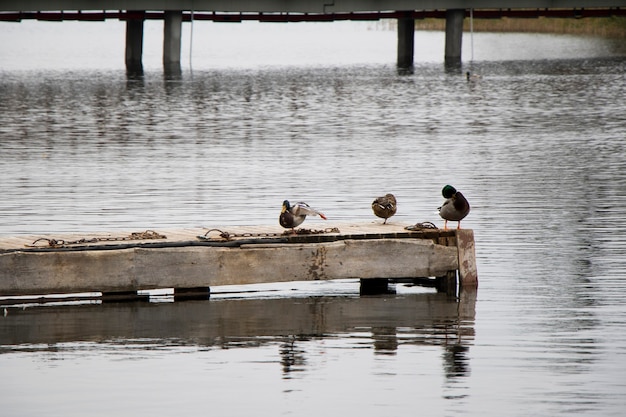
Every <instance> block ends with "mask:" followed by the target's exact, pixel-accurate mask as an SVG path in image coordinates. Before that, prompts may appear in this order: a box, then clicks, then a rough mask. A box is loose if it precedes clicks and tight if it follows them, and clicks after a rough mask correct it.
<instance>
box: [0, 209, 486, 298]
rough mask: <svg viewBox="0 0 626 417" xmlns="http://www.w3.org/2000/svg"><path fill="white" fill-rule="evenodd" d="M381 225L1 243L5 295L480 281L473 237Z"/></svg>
mask: <svg viewBox="0 0 626 417" xmlns="http://www.w3.org/2000/svg"><path fill="white" fill-rule="evenodd" d="M409 226H413V227H414V226H415V225H409V224H403V223H396V222H388V224H382V222H380V221H376V222H364V223H356V224H340V223H331V222H310V223H308V224H307V223H305V224H304V225H303V227H300V228H297V229H296V231H297V233H289V232H287V233H285V229H283V228H281V227H280V226H278V225H276V226H271V225H267V226H216V227H204V228H189V229H158V230H138V231H129V232H125V231H119V232H118V231H116V232H101V233H85V234H76V233H71V234H61V233H59V234H54V235H49V234H46V235H40V236H39V235H38V236H35V235H21V236H10V237H0V296H11V295H30V294H51V293H76V292H93V291H99V292H103V293H105V292H107V293H117V292H128V291H138V290H149V289H160V288H175V289H176V288H179V289H193V288H209V287H210V286H217V285H231V284H233V285H241V284H257V283H265V282H281V281H306V280H331V279H345V278H358V279H361V280H367V279H376V278H378V279H393V278H418V277H429V276H434V277H437V276H442V275H446V274H450V272H451V271H457V270H458V271H459V278H460V281H461V284H462V285H469V286H475V285H476V282H477V277H476V275H477V274H476V266H475V255H474V237H473V231H471V230H469V229H463V230H442V229H437V228H431V227H423V228H420V227H418V228H415V230H407V227H409Z"/></svg>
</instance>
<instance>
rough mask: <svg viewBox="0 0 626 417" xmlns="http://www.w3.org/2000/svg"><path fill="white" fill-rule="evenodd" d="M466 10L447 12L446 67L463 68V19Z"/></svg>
mask: <svg viewBox="0 0 626 417" xmlns="http://www.w3.org/2000/svg"><path fill="white" fill-rule="evenodd" d="M464 18H465V10H463V9H450V10H446V51H445V58H444V59H445V63H446V66H458V67H460V66H461V46H462V44H463V19H464Z"/></svg>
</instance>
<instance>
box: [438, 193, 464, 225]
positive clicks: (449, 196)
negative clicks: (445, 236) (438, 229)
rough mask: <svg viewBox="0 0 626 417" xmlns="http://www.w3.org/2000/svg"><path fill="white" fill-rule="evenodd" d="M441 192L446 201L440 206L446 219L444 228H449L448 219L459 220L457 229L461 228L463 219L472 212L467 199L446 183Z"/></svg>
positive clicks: (441, 212) (442, 215)
mask: <svg viewBox="0 0 626 417" xmlns="http://www.w3.org/2000/svg"><path fill="white" fill-rule="evenodd" d="M441 194H442V195H443V198H445V199H446V201H444V202H443V204H442V205H441V207H439V215H440V216H441V218H442V219H444V220H445V223H444V225H443V228H444V230H447V229H448V220H450V221H455V222H458V224H457V227H456V228H457V229H460V228H461V220H463V219H464V218H465V216H467V215H468V214H469V212H470V205H469V203H468V202H467V199H466V198H465V197H464V196H463V194H461V192H460V191H457V190H456V188H454V187H453V186H451V185H446V186H445V187H443V189H442V190H441Z"/></svg>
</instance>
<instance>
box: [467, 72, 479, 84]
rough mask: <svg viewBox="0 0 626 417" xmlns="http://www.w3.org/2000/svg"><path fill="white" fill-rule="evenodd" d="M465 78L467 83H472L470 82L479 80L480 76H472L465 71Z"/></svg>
mask: <svg viewBox="0 0 626 417" xmlns="http://www.w3.org/2000/svg"><path fill="white" fill-rule="evenodd" d="M465 77H466V78H467V81H472V82H476V81H478V80H480V79H481V76H480V75H478V74H472V73H471V72H469V71H467V72H466V73H465Z"/></svg>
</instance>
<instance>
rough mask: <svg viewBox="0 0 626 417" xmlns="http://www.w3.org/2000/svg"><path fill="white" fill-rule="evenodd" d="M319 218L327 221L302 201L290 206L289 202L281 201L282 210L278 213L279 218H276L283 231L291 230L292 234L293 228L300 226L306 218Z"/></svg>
mask: <svg viewBox="0 0 626 417" xmlns="http://www.w3.org/2000/svg"><path fill="white" fill-rule="evenodd" d="M309 215H310V216H320V217H321V218H322V219H324V220H327V218H326V216H324V214H322V213H320V212H319V211H317V210H315V209H313V208H311V206H309V205H308V204H307V203H304V202H302V201H300V202H298V203H296V204H294V205H291V204H289V200H285V201H283V208H282V210H281V212H280V216H279V218H278V222H279V223H280V225H281V226H282V227H284V228H285V229H291V231H292V232H295V230H294V229H295V228H296V227H298V226H300V225H301V224H302V222H304V219H306V216H309Z"/></svg>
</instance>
